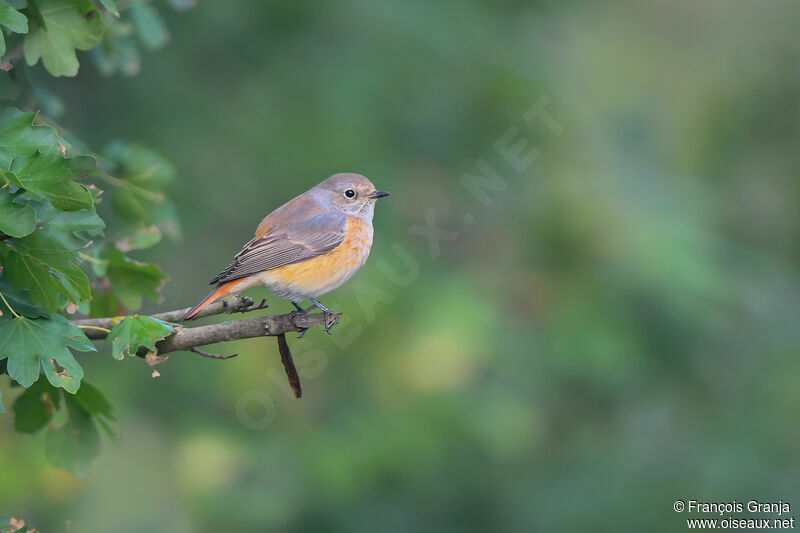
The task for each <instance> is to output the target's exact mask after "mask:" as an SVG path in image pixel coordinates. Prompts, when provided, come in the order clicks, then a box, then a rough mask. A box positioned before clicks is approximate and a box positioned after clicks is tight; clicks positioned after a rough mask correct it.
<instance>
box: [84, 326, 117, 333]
mask: <svg viewBox="0 0 800 533" xmlns="http://www.w3.org/2000/svg"><path fill="white" fill-rule="evenodd" d="M78 327H79V328H81V329H96V330H99V331H105V332H106V333H111V330H110V329H106V328H101V327H100V326H80V325H79V326H78Z"/></svg>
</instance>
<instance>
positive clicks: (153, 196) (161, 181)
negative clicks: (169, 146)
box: [106, 142, 175, 226]
mask: <svg viewBox="0 0 800 533" xmlns="http://www.w3.org/2000/svg"><path fill="white" fill-rule="evenodd" d="M106 157H107V158H108V160H109V161H110V162H112V163H114V164H115V168H114V173H115V174H116V175H117V176H118V177H120V178H121V179H122V180H123V183H122V184H120V186H119V187H118V188H117V189H116V190H115V191H114V197H113V198H112V206H113V207H114V213H115V214H116V215H117V216H118V217H119V218H120V219H122V220H123V221H125V222H127V223H129V224H133V225H137V226H149V225H152V224H157V223H158V224H159V225H160V221H159V220H158V219H159V217H160V216H163V215H162V213H160V211H162V210H163V206H164V205H165V204H166V201H165V199H164V194H163V189H164V188H165V187H166V186H167V185H169V184H170V183H171V182H172V181H173V180H174V179H175V168H174V167H173V166H172V164H171V163H170V162H169V161H167V160H166V159H164V158H163V157H161V155H159V154H158V153H157V152H155V151H153V150H150V149H149V148H145V147H143V146H140V145H137V144H129V143H124V142H115V143H112V144H111V145H109V146H108V148H107V149H106Z"/></svg>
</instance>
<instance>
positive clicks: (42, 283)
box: [5, 250, 66, 314]
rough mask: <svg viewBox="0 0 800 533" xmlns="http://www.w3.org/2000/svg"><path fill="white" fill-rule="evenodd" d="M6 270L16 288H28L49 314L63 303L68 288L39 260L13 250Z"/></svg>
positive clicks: (34, 299)
mask: <svg viewBox="0 0 800 533" xmlns="http://www.w3.org/2000/svg"><path fill="white" fill-rule="evenodd" d="M5 272H6V277H7V278H8V279H9V281H11V284H12V285H14V287H15V288H17V289H18V290H23V289H26V288H28V289H29V290H30V293H31V298H32V299H33V301H34V302H36V303H37V304H40V305H41V306H43V307H44V308H45V309H46V310H47V312H48V314H50V313H54V312H55V311H56V310H57V309H58V308H59V306H60V305H61V296H62V294H64V293H66V289H65V288H64V285H63V284H62V283H61V280H60V279H59V278H57V277H56V276H54V275H53V274H51V273H50V271H49V270H48V268H47V267H46V266H45V265H42V264H41V263H40V262H39V261H37V260H35V259H33V258H32V257H28V256H26V255H24V254H20V253H18V252H16V251H14V250H12V251H10V252H9V253H8V257H7V258H6V269H5ZM12 305H13V304H12Z"/></svg>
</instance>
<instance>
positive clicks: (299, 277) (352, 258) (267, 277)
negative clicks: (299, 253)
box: [258, 217, 372, 301]
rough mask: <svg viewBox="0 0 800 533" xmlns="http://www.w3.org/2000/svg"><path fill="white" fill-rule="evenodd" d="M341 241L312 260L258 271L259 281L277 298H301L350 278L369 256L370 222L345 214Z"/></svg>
mask: <svg viewBox="0 0 800 533" xmlns="http://www.w3.org/2000/svg"><path fill="white" fill-rule="evenodd" d="M345 234H346V237H345V239H344V242H342V244H340V245H339V246H337V247H336V248H335V249H333V250H331V251H330V252H328V253H325V254H322V255H320V256H318V257H315V258H313V259H309V260H307V261H303V262H301V263H294V264H291V265H285V266H282V267H278V268H276V269H273V270H268V271H266V272H262V273H260V274H258V277H259V280H260V281H261V283H263V284H264V285H265V286H266V287H267V288H269V289H270V290H271V291H272V292H273V293H274V294H275V295H276V296H278V297H279V298H284V299H287V300H293V301H301V300H307V299H308V298H309V297H311V298H316V297H318V296H321V295H323V294H325V293H327V292H330V291H332V290H333V289H335V288H337V287H339V286H340V285H341V284H342V283H344V282H345V281H347V280H348V279H350V277H351V276H352V275H353V274H355V273H356V272H357V271H358V269H359V268H361V267H362V266H363V265H364V262H365V261H366V260H367V257H368V256H369V250H370V248H371V247H372V224H370V223H369V222H366V221H364V220H362V219H360V218H354V217H353V218H350V217H348V220H347V226H345Z"/></svg>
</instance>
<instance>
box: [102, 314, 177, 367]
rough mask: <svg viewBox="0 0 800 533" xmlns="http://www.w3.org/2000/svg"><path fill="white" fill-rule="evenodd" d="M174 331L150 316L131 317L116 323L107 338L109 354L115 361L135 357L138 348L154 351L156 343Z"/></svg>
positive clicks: (170, 326) (168, 325) (168, 324)
mask: <svg viewBox="0 0 800 533" xmlns="http://www.w3.org/2000/svg"><path fill="white" fill-rule="evenodd" d="M174 331H175V327H174V325H173V324H170V323H169V322H164V321H163V320H159V319H157V318H153V317H150V316H140V315H133V316H128V317H125V318H123V319H122V320H120V321H119V322H117V324H115V325H114V327H113V328H111V332H110V333H109V334H108V338H109V339H111V353H112V355H113V356H114V358H115V359H122V358H123V357H125V356H126V355H136V350H138V349H139V346H144V347H145V348H147V349H148V350H150V351H151V352H152V351H155V349H156V342H158V341H160V340H162V339H164V338H165V337H166V336H167V335H170V334H171V333H172V332H174Z"/></svg>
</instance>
